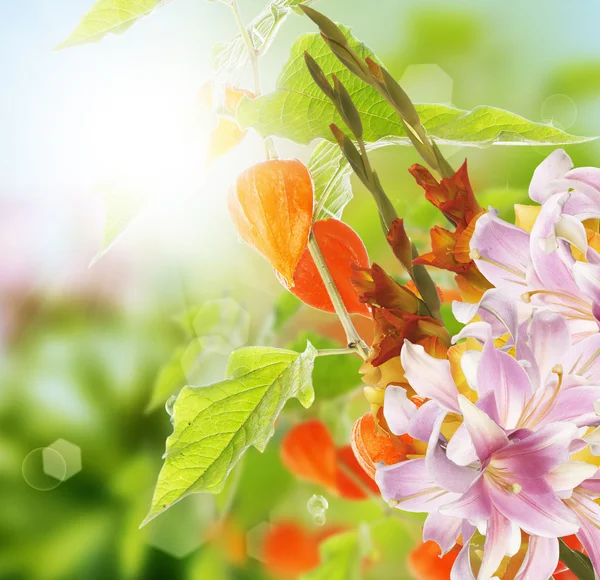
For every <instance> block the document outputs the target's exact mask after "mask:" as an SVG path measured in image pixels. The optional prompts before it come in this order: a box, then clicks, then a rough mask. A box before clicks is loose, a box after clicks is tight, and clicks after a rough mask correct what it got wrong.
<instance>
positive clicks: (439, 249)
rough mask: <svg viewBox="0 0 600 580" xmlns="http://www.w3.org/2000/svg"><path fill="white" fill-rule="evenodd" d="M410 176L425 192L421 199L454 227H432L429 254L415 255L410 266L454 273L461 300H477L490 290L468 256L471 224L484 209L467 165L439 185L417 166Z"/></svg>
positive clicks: (473, 228)
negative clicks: (414, 265)
mask: <svg viewBox="0 0 600 580" xmlns="http://www.w3.org/2000/svg"><path fill="white" fill-rule="evenodd" d="M409 171H410V173H411V174H412V176H413V177H414V178H415V179H416V181H417V183H418V184H419V185H420V186H421V187H422V188H423V189H424V190H425V197H426V198H427V199H428V200H429V201H430V202H431V203H432V204H433V205H435V207H437V208H438V209H439V210H440V211H441V212H442V213H443V214H444V215H445V216H446V217H447V218H448V219H449V220H450V221H451V222H452V223H453V224H454V226H455V230H454V231H453V232H452V231H450V230H447V229H445V228H442V227H439V226H435V227H434V228H433V229H432V230H431V250H432V251H431V252H429V253H427V254H423V255H422V256H419V258H417V259H416V260H414V262H413V264H421V265H424V266H434V267H436V268H440V269H442V270H448V271H450V272H454V273H455V274H456V276H455V279H456V282H457V284H458V286H459V288H460V289H461V291H463V290H464V293H463V297H464V298H465V299H469V300H473V299H474V301H477V300H478V299H479V298H480V297H481V295H482V294H483V292H485V290H487V289H488V288H490V284H489V282H488V281H487V280H486V279H485V278H484V277H483V275H482V274H481V272H479V270H478V269H477V266H476V265H475V262H474V261H473V260H472V259H471V258H470V256H469V242H470V240H471V237H472V235H473V232H474V230H475V224H476V223H477V220H478V219H479V217H480V216H481V215H483V214H484V213H485V210H483V209H482V208H481V206H480V205H479V204H478V203H477V200H476V199H475V196H474V194H473V189H472V187H471V183H470V181H469V175H468V172H467V162H466V161H465V162H464V164H463V165H462V167H461V168H460V169H459V170H458V171H457V172H456V173H455V174H454V175H453V176H452V177H449V178H444V179H442V180H441V181H440V182H439V183H438V182H437V181H436V179H435V178H434V177H433V176H432V175H431V173H430V172H429V171H428V170H427V169H425V167H423V166H421V165H413V166H412V167H411V168H410V170H409Z"/></svg>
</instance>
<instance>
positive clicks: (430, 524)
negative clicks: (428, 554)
mask: <svg viewBox="0 0 600 580" xmlns="http://www.w3.org/2000/svg"><path fill="white" fill-rule="evenodd" d="M461 527H462V520H461V519H460V518H452V517H450V516H444V515H442V514H441V513H440V512H431V513H430V514H429V515H428V516H427V519H426V520H425V525H424V526H423V541H424V542H427V541H429V540H432V541H434V542H435V543H436V544H437V545H438V546H439V547H440V550H441V551H442V556H443V555H444V554H446V553H448V552H449V551H450V550H451V549H452V548H453V547H454V546H455V545H456V540H457V538H458V536H459V535H460V531H461Z"/></svg>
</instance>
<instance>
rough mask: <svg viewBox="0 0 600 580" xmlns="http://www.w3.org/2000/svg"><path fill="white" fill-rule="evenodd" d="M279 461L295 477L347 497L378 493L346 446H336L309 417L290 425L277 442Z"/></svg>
mask: <svg viewBox="0 0 600 580" xmlns="http://www.w3.org/2000/svg"><path fill="white" fill-rule="evenodd" d="M281 459H282V461H283V464H284V465H285V466H286V467H287V468H288V469H289V470H290V471H291V472H292V473H293V474H294V475H296V476H297V477H300V478H302V479H306V480H308V481H312V482H313V483H317V484H319V485H322V486H323V487H325V488H326V489H328V490H329V491H331V492H333V493H335V494H337V495H339V496H340V497H343V498H344V499H349V500H363V499H366V498H367V497H368V494H367V491H369V490H370V491H372V492H373V493H379V490H378V488H377V486H376V485H375V484H374V482H373V481H372V480H371V479H370V478H369V477H368V476H367V474H366V473H364V471H363V469H362V468H361V466H360V465H359V463H358V462H357V461H356V458H355V457H354V454H353V453H352V449H351V448H350V446H349V445H348V446H345V447H341V448H339V449H336V446H335V443H334V441H333V438H332V437H331V434H330V433H329V431H328V430H327V427H326V425H325V424H324V423H322V422H321V421H319V420H318V419H311V420H309V421H305V422H303V423H300V424H299V425H296V426H295V427H293V428H292V429H291V430H290V431H289V432H288V434H287V435H286V436H285V438H284V440H283V442H282V444H281Z"/></svg>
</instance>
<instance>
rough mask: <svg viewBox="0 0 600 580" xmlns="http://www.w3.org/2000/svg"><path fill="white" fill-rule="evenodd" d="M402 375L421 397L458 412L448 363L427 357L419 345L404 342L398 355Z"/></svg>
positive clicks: (454, 388) (455, 392)
mask: <svg viewBox="0 0 600 580" xmlns="http://www.w3.org/2000/svg"><path fill="white" fill-rule="evenodd" d="M400 359H401V361H402V367H403V368H404V375H405V376H406V378H407V380H408V382H409V384H410V386H411V387H412V388H413V389H414V390H415V392H416V393H417V394H418V395H420V396H421V397H426V398H428V399H433V400H434V401H437V402H438V403H439V404H440V405H441V406H442V407H444V408H445V409H447V410H448V411H454V412H458V410H459V409H458V404H457V401H456V397H457V394H458V390H457V389H456V385H455V383H454V379H453V378H452V374H451V373H450V363H449V362H448V361H447V360H441V359H437V358H434V357H432V356H430V355H428V354H427V353H426V352H425V349H424V348H423V347H422V346H421V345H420V344H412V343H411V342H409V341H408V340H405V341H404V346H403V347H402V351H401V353H400Z"/></svg>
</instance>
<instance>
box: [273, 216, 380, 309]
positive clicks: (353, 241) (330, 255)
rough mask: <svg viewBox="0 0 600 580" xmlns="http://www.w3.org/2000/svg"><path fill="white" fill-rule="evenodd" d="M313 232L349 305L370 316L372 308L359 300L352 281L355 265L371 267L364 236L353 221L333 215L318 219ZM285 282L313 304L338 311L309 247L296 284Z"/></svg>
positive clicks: (319, 307) (296, 278)
mask: <svg viewBox="0 0 600 580" xmlns="http://www.w3.org/2000/svg"><path fill="white" fill-rule="evenodd" d="M313 232H314V235H315V238H316V240H317V244H318V245H319V249H320V250H321V253H322V254H323V258H324V259H325V263H326V264H327V267H328V268H329V271H330V272H331V275H332V277H333V280H334V282H335V285H336V287H337V289H338V292H339V293H340V296H341V297H342V301H343V302H344V305H345V306H346V309H347V310H348V312H350V313H351V314H362V315H364V316H369V315H370V312H369V308H368V307H367V306H366V305H365V304H364V303H363V302H361V301H360V300H359V297H358V294H357V293H356V290H355V289H354V287H353V285H352V282H351V281H350V280H351V278H352V267H353V266H358V267H363V268H368V267H369V256H368V254H367V250H366V248H365V245H364V244H363V242H362V240H361V239H360V237H359V236H358V234H357V233H356V232H355V231H354V230H353V229H352V228H351V227H350V226H349V225H347V224H345V223H344V222H341V221H339V220H336V219H333V218H332V219H327V220H320V221H318V222H315V223H314V225H313ZM282 282H284V281H282ZM284 285H285V286H286V287H288V289H289V290H290V292H291V293H292V294H293V295H294V296H296V297H297V298H299V299H300V300H302V302H304V303H306V304H308V305H309V306H312V307H313V308H318V309H319V310H324V311H325V312H335V310H334V308H333V304H332V303H331V299H330V298H329V294H328V293H327V289H326V288H325V284H324V283H323V280H322V279H321V276H320V275H319V272H318V270H317V267H316V265H315V262H314V260H313V259H312V256H311V255H310V252H309V251H308V249H306V250H305V251H304V253H303V254H302V257H301V258H300V261H299V262H298V265H297V266H296V271H295V272H294V285H293V286H292V287H289V286H288V285H287V284H285V283H284Z"/></svg>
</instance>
